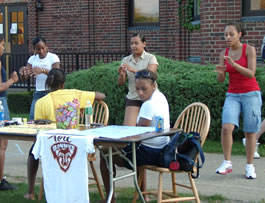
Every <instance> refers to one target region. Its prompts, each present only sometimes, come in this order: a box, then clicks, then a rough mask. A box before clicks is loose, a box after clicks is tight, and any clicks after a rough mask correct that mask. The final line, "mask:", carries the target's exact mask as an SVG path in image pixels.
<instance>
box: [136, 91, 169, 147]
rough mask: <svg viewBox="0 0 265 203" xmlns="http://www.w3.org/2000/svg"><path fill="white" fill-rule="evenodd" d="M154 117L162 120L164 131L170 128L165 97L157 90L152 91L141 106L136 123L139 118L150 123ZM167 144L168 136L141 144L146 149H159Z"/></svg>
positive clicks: (144, 141)
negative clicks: (146, 147) (160, 117)
mask: <svg viewBox="0 0 265 203" xmlns="http://www.w3.org/2000/svg"><path fill="white" fill-rule="evenodd" d="M154 116H162V117H163V118H164V129H168V128H170V121H169V106H168V102H167V99H166V97H165V95H164V94H163V93H161V92H160V91H159V90H158V89H157V90H155V91H154V93H153V95H152V96H151V98H149V99H148V100H147V101H145V102H144V103H143V104H142V106H141V109H140V112H139V114H138V118H137V122H138V121H139V119H140V118H144V119H147V120H150V121H152V119H153V117H154ZM151 125H152V122H151ZM168 142H169V137H168V136H160V137H155V138H152V139H148V140H143V141H142V144H144V145H146V146H148V147H152V148H157V149H161V148H163V147H164V146H165V145H166V144H168Z"/></svg>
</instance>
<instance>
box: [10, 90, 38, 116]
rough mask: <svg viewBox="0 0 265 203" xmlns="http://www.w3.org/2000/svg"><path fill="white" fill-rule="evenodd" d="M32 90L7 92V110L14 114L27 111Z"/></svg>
mask: <svg viewBox="0 0 265 203" xmlns="http://www.w3.org/2000/svg"><path fill="white" fill-rule="evenodd" d="M32 95H33V92H32V91H31V92H19V93H14V94H8V95H7V100H8V108H9V111H10V112H12V113H16V114H21V113H22V114H23V113H26V114H27V113H29V111H30V105H31V101H32Z"/></svg>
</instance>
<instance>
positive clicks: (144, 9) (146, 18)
mask: <svg viewBox="0 0 265 203" xmlns="http://www.w3.org/2000/svg"><path fill="white" fill-rule="evenodd" d="M129 2H130V3H129V24H130V26H141V25H143V26H146V25H151V26H152V25H159V0H144V1H143V0H130V1H129Z"/></svg>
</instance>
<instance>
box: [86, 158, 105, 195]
mask: <svg viewBox="0 0 265 203" xmlns="http://www.w3.org/2000/svg"><path fill="white" fill-rule="evenodd" d="M89 163H90V167H91V170H92V173H93V176H94V179H95V182H96V184H97V187H98V191H99V194H100V197H101V199H102V200H104V199H105V196H104V193H103V190H102V187H101V185H100V183H99V179H98V175H97V172H96V169H95V167H94V164H93V161H90V162H89Z"/></svg>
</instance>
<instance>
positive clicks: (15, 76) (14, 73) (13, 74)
mask: <svg viewBox="0 0 265 203" xmlns="http://www.w3.org/2000/svg"><path fill="white" fill-rule="evenodd" d="M10 80H11V81H12V82H13V83H16V82H17V81H18V75H17V72H16V71H14V72H13V73H12V74H11V75H10Z"/></svg>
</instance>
